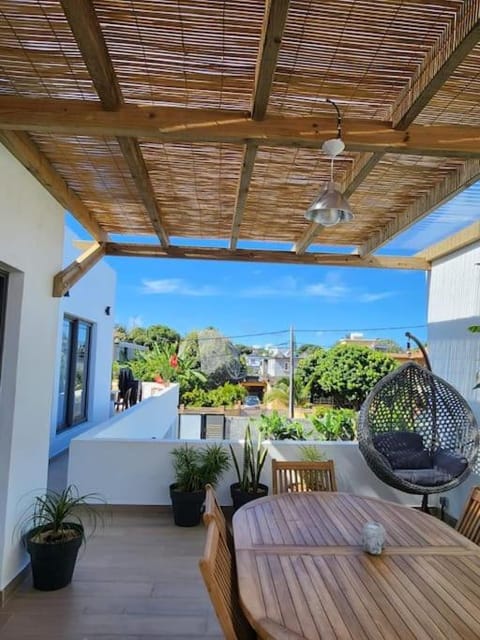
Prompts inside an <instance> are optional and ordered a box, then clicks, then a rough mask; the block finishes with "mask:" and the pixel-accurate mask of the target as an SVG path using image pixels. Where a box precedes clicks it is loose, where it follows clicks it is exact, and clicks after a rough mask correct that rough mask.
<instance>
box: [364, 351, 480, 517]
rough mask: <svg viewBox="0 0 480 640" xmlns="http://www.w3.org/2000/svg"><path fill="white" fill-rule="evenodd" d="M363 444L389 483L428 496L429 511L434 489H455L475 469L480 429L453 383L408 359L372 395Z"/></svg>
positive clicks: (368, 400) (372, 465)
mask: <svg viewBox="0 0 480 640" xmlns="http://www.w3.org/2000/svg"><path fill="white" fill-rule="evenodd" d="M427 363H428V360H427ZM358 444H359V448H360V451H361V452H362V454H363V456H364V458H365V460H366V462H367V464H368V466H369V467H370V469H371V470H372V471H373V472H374V473H375V474H376V475H377V476H378V477H379V478H380V479H381V480H383V482H385V483H386V484H388V485H390V486H391V487H394V488H395V489H400V491H405V492H407V493H412V494H418V495H423V503H422V505H423V508H424V509H425V510H426V509H427V500H428V495H429V494H431V493H439V492H443V491H447V490H449V489H453V487H456V486H457V485H459V484H460V483H461V482H463V481H464V480H465V479H466V478H467V476H468V475H469V473H470V472H471V470H472V467H473V465H474V463H475V460H476V457H477V454H478V449H479V429H478V424H477V421H476V419H475V416H474V415H473V412H472V410H471V409H470V407H469V406H468V404H467V402H466V401H465V399H464V398H463V397H462V396H461V395H460V394H459V392H458V391H457V390H456V389H454V387H452V385H450V384H449V383H448V382H446V381H445V380H443V379H442V378H440V377H439V376H437V375H435V374H433V373H432V372H431V371H429V370H428V369H426V368H424V367H421V366H419V365H418V364H415V363H414V362H408V363H406V364H404V365H402V366H400V367H399V368H398V369H396V370H395V371H393V372H392V373H390V374H388V375H387V376H385V377H384V378H382V380H380V381H379V382H378V383H377V384H376V385H375V387H374V388H373V389H372V391H371V392H370V394H369V395H368V397H367V398H366V400H365V402H364V403H363V405H362V408H361V410H360V416H359V424H358Z"/></svg>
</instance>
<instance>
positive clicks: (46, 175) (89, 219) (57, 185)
mask: <svg viewBox="0 0 480 640" xmlns="http://www.w3.org/2000/svg"><path fill="white" fill-rule="evenodd" d="M0 142H1V143H2V144H3V145H4V146H5V147H6V148H7V149H8V150H9V151H10V153H11V154H12V155H14V156H15V157H16V158H17V160H18V161H19V162H20V163H21V164H22V165H23V166H24V167H25V168H26V169H27V170H28V171H29V172H30V173H31V174H32V175H33V176H34V177H35V178H36V179H37V180H38V182H39V183H40V184H41V185H42V187H44V189H46V190H47V191H48V192H49V193H50V195H51V196H53V197H54V198H55V200H57V202H59V203H60V204H61V205H62V206H63V207H64V208H65V209H66V210H67V211H69V212H70V213H71V214H72V215H73V217H74V218H75V219H76V220H77V221H78V222H79V223H80V224H81V225H82V226H83V227H84V228H85V229H86V230H87V231H88V233H90V234H91V236H92V237H93V238H94V239H95V240H96V241H97V242H105V241H106V240H108V236H107V234H106V233H105V231H104V230H103V229H102V228H101V227H100V225H99V224H98V222H97V221H96V220H95V219H94V217H93V216H92V214H91V213H90V211H89V210H88V208H87V207H86V206H85V205H84V203H83V201H82V200H81V199H80V198H79V197H78V195H77V194H76V193H75V191H73V189H71V188H70V187H69V186H68V184H67V182H66V181H65V180H64V179H63V178H62V176H61V175H60V174H59V173H58V171H57V170H56V169H55V167H54V166H53V165H52V164H51V162H50V161H49V160H48V158H47V157H46V156H45V154H44V153H42V152H41V151H40V149H39V148H38V146H37V145H36V144H35V142H34V141H33V140H32V138H31V137H30V136H29V135H28V134H27V133H25V132H23V131H2V130H0Z"/></svg>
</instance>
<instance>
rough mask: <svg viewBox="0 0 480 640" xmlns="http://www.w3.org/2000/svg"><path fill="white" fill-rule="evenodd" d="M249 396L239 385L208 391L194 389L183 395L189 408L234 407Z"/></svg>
mask: <svg viewBox="0 0 480 640" xmlns="http://www.w3.org/2000/svg"><path fill="white" fill-rule="evenodd" d="M246 395H247V390H246V389H245V387H242V386H241V385H239V384H232V383H230V382H227V383H226V384H224V385H222V386H221V387H218V389H211V390H210V391H206V390H204V389H192V391H188V392H186V393H184V394H183V396H182V401H183V403H184V404H185V406H188V407H233V406H235V404H237V402H241V401H242V400H243V398H244V397H245V396H246Z"/></svg>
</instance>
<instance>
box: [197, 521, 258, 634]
mask: <svg viewBox="0 0 480 640" xmlns="http://www.w3.org/2000/svg"><path fill="white" fill-rule="evenodd" d="M199 567H200V572H201V574H202V577H203V580H204V582H205V586H206V587H207V590H208V593H209V595H210V599H211V601H212V604H213V608H214V609H215V613H216V614H217V618H218V622H219V623H220V626H221V628H222V631H223V633H224V636H225V638H226V639H227V640H251V639H252V638H256V634H255V632H254V630H253V629H252V627H251V626H250V624H249V623H248V620H247V619H246V618H245V616H244V615H243V612H242V609H241V607H240V600H239V596H238V585H237V576H236V571H235V563H234V555H233V553H232V550H231V549H230V547H229V546H228V544H227V543H226V541H225V539H224V537H223V536H222V535H221V533H220V530H219V528H218V525H217V522H216V519H215V518H213V519H212V521H211V522H210V524H209V525H208V528H207V539H206V542H205V551H204V555H203V558H201V559H200V561H199Z"/></svg>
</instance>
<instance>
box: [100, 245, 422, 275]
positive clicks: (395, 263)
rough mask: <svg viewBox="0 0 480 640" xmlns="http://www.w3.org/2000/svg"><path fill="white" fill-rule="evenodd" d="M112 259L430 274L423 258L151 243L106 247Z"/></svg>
mask: <svg viewBox="0 0 480 640" xmlns="http://www.w3.org/2000/svg"><path fill="white" fill-rule="evenodd" d="M106 253H107V255H109V256H123V257H138V258H175V259H187V260H188V259H190V260H221V261H232V262H260V263H266V262H271V263H278V264H308V265H328V266H336V267H342V266H344V267H372V268H382V269H417V270H422V271H428V270H429V269H430V263H429V262H428V261H427V260H424V259H423V258H417V257H415V258H408V257H407V258H404V257H401V256H398V257H397V256H366V257H364V258H363V257H361V256H359V255H354V254H336V253H305V254H304V255H301V256H298V255H296V254H295V253H293V252H291V251H267V250H251V249H235V250H233V251H232V250H230V249H218V248H212V247H177V246H172V245H170V246H169V247H167V248H164V247H159V246H157V245H151V244H135V243H116V242H109V243H107V244H106Z"/></svg>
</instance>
